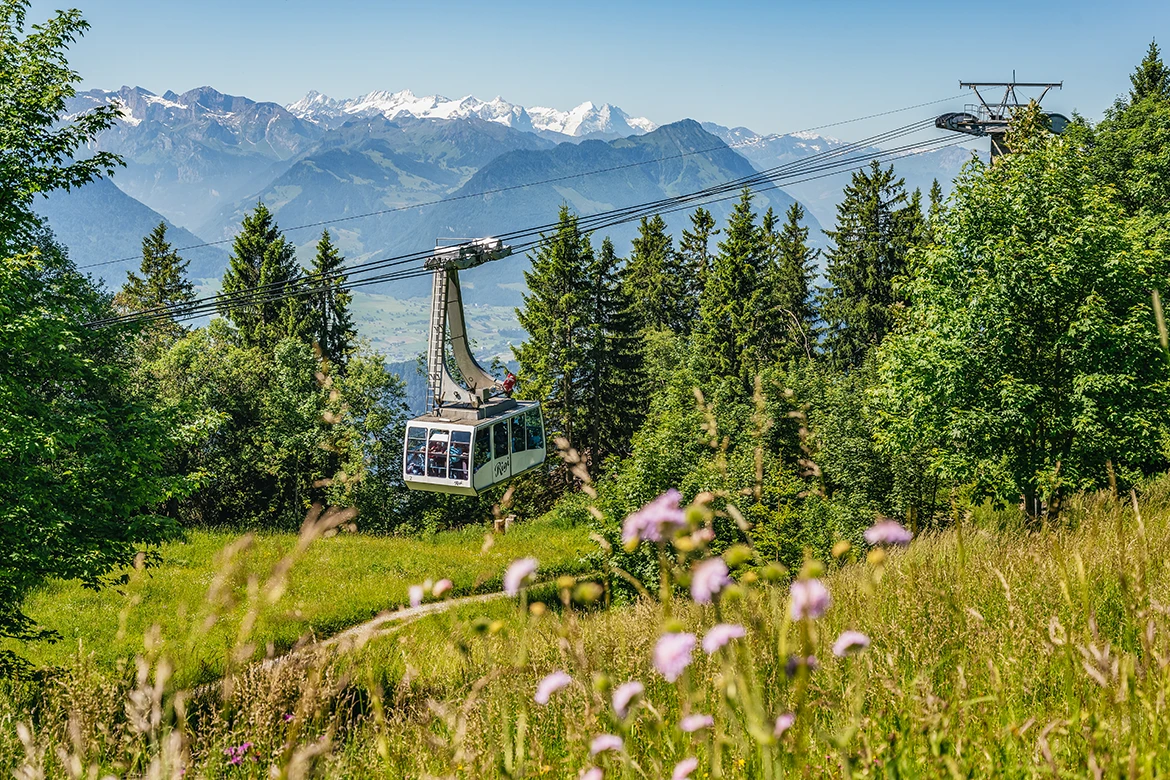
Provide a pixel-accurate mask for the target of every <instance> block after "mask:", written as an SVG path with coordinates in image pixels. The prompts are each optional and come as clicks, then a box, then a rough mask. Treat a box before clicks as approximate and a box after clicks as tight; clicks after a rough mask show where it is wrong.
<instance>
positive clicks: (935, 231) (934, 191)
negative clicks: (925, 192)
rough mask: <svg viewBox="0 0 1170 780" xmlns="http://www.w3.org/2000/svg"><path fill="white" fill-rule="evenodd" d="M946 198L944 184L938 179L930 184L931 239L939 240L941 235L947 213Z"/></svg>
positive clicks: (929, 219) (929, 217) (928, 215)
mask: <svg viewBox="0 0 1170 780" xmlns="http://www.w3.org/2000/svg"><path fill="white" fill-rule="evenodd" d="M944 200H945V199H944V198H943V191H942V186H941V185H940V184H939V183H938V179H935V180H934V181H933V182H932V183H931V185H930V207H929V208H928V209H927V212H926V227H927V233H929V234H930V240H931V241H938V236H939V235H940V228H941V227H942V220H943V217H944V216H945V215H946V204H945V203H944Z"/></svg>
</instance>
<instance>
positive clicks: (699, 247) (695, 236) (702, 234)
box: [678, 206, 719, 323]
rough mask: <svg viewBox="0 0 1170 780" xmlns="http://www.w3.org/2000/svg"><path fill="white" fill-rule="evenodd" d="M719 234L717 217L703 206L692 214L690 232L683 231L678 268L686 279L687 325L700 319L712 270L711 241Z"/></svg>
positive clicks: (679, 246)
mask: <svg viewBox="0 0 1170 780" xmlns="http://www.w3.org/2000/svg"><path fill="white" fill-rule="evenodd" d="M717 235H719V231H718V230H716V229H715V217H713V216H711V212H710V211H707V209H705V208H703V207H702V206H700V207H699V208H697V209H695V212H694V213H693V214H691V227H690V230H684V231H683V234H682V240H681V241H679V242H678V256H679V265H680V267H681V269H682V272H683V278H684V279H685V280H686V284H685V285H684V288H685V290H684V295H685V299H686V318H685V319H686V322H688V323H693V322H694V321H695V320H696V319H697V318H698V316H699V299H700V298H701V297H702V295H703V287H704V286H706V284H707V274H708V273H709V272H710V270H711V239H712V238H713V237H714V236H717Z"/></svg>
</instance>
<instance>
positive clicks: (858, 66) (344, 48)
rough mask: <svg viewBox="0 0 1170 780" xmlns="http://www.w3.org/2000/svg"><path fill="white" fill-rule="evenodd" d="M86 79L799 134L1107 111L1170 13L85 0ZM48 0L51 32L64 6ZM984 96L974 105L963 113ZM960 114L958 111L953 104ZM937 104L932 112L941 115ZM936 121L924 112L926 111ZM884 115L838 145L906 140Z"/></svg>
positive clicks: (994, 0)
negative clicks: (945, 117) (1010, 86)
mask: <svg viewBox="0 0 1170 780" xmlns="http://www.w3.org/2000/svg"><path fill="white" fill-rule="evenodd" d="M75 4H77V5H78V6H79V7H80V8H81V10H82V11H83V13H84V14H85V16H86V18H87V19H88V20H89V21H90V22H91V24H92V25H93V29H91V30H90V32H89V34H88V35H87V36H86V37H85V38H84V39H82V40H81V41H80V42H78V43H77V44H76V45H75V46H74V49H73V53H72V55H71V61H72V63H73V65H74V67H75V68H76V69H78V70H79V71H80V72H81V73H82V76H83V86H84V87H85V88H89V87H103V88H116V87H118V86H121V85H122V84H130V85H140V86H143V87H145V88H147V89H150V90H152V91H154V92H159V93H161V92H163V91H165V90H167V89H173V90H175V91H178V92H181V91H183V90H185V89H190V88H192V87H195V86H200V85H203V84H210V85H212V86H214V87H216V88H217V89H219V90H221V91H223V92H228V93H231V94H242V95H247V96H248V97H251V98H254V99H263V100H275V101H277V102H280V103H288V102H291V101H293V100H296V99H297V98H299V97H301V96H302V95H303V94H304V93H305V92H306V91H308V90H309V89H317V90H319V91H321V92H324V93H326V94H329V95H332V96H334V97H351V96H355V95H358V94H361V93H363V92H368V91H370V90H373V89H390V90H398V89H404V88H410V89H412V90H414V91H415V93H416V94H431V93H439V94H442V95H446V96H447V97H460V96H462V95H465V94H474V95H476V96H478V97H480V98H483V99H490V98H492V97H494V96H495V95H497V94H499V95H502V96H503V97H504V98H505V99H507V100H510V101H512V102H514V103H520V104H522V105H551V106H554V107H557V108H562V109H566V108H570V107H572V106H574V105H576V104H578V103H580V102H582V101H585V100H593V101H594V102H602V101H609V102H611V103H614V104H615V105H618V106H620V107H622V108H623V109H624V110H626V111H627V112H629V113H630V114H633V115H635V116H638V115H641V116H647V117H649V118H650V119H652V120H654V121H656V122H659V123H665V122H670V121H674V120H677V119H681V118H684V117H691V118H695V119H700V120H711V121H716V122H719V123H721V124H726V125H745V126H747V127H750V128H752V129H753V130H756V131H760V132H785V131H792V130H799V129H802V128H805V127H811V126H814V125H820V124H824V123H827V122H833V121H836V120H840V119H845V118H851V117H856V116H862V115H865V114H870V113H874V112H878V111H882V110H884V109H887V108H896V107H901V106H906V105H910V104H913V103H919V102H923V101H927V100H933V99H937V98H944V97H948V96H951V95H957V94H959V93H960V91H961V90H959V88H958V82H959V80H960V79H964V80H1000V79H1005V78H1010V76H1011V73H1012V69H1013V68H1014V69H1015V71H1016V75H1017V77H1018V78H1020V80H1037V81H1040V80H1043V81H1047V80H1050V79H1051V80H1056V81H1059V80H1063V81H1064V84H1065V88H1064V90H1063V91H1061V92H1056V93H1053V94H1052V95H1050V97H1049V98H1047V99H1046V100H1045V106H1046V107H1048V108H1049V109H1050V110H1056V111H1063V112H1065V113H1068V112H1071V111H1072V110H1074V109H1075V110H1079V111H1080V112H1081V113H1082V114H1084V115H1086V116H1088V117H1090V118H1094V119H1095V118H1098V117H1099V116H1100V113H1101V111H1102V110H1103V109H1104V108H1105V107H1106V106H1107V105H1108V104H1109V103H1110V102H1111V101H1112V100H1113V98H1114V97H1115V96H1116V95H1118V94H1119V93H1121V92H1123V91H1124V90H1125V89H1126V88H1127V87H1128V86H1129V81H1128V78H1127V76H1128V74H1129V72H1130V71H1131V70H1132V69H1133V67H1134V65H1135V64H1136V63H1137V62H1138V61H1139V60H1140V59H1141V57H1142V55H1143V54H1144V52H1145V49H1146V46H1147V44H1148V43H1149V41H1150V38H1151V37H1154V36H1160V37H1161V38H1162V39H1163V46H1164V48H1170V3H1168V2H1165V0H1162V2H1152V1H1148V0H1141V1H1136V0H1135V1H1134V2H1126V1H1125V0H1121V1H1120V2H1113V3H1103V2H1100V0H1097V2H1092V3H1089V2H1081V1H1080V0H1073V1H1072V2H1062V3H1057V2H1022V1H1017V2H1001V0H984V1H983V2H978V3H956V2H947V0H942V2H938V1H937V0H936V2H899V3H878V2H843V1H842V2H833V1H831V0H830V1H826V2H819V3H818V2H812V1H811V0H806V2H802V3H794V2H788V1H787V0H784V1H782V2H751V1H743V2H737V3H713V2H706V3H700V2H687V1H685V0H679V1H677V2H641V3H634V2H611V1H610V0H590V1H589V2H577V3H573V4H568V3H555V2H547V0H546V2H518V1H517V2H510V1H509V0H499V1H498V2H430V3H427V2H393V1H385V2H373V1H371V0H181V1H180V0H75ZM60 6H61V3H60V2H43V0H34V2H33V7H32V15H31V19H32V20H39V19H41V18H44V17H45V16H47V15H48V14H49V13H51V11H52V9H53V8H56V7H60ZM963 102H965V101H964V99H962V98H960V99H957V100H956V101H955V105H954V107H955V108H961V107H962V104H963ZM944 108H946V106H940V107H939V110H942V109H944ZM933 110H934V109H933V108H932V109H926V110H925V113H930V112H932V111H933ZM919 113H922V112H919ZM890 122H891V120H890V119H889V118H885V119H881V120H872V121H870V122H868V123H860V124H857V125H852V126H849V127H846V128H835V129H834V130H833V131H831V134H835V135H838V136H840V137H843V138H855V137H859V136H861V135H863V134H866V133H868V132H876V131H878V130H880V129H883V128H885V127H888V126H889V125H890Z"/></svg>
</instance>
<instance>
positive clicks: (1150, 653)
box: [330, 480, 1170, 777]
mask: <svg viewBox="0 0 1170 780" xmlns="http://www.w3.org/2000/svg"><path fill="white" fill-rule="evenodd" d="M1168 487H1170V485H1168V483H1167V482H1166V481H1165V480H1163V481H1161V482H1160V483H1158V484H1156V485H1154V486H1151V490H1150V492H1149V493H1148V495H1147V499H1146V500H1145V501H1144V506H1143V515H1144V518H1143V519H1144V526H1143V525H1142V524H1141V523H1139V521H1138V519H1137V517H1136V516H1135V514H1134V512H1133V511H1132V508H1131V506H1130V505H1129V502H1128V501H1126V500H1124V499H1122V500H1120V501H1115V500H1113V499H1110V498H1109V497H1107V496H1096V497H1088V498H1085V499H1079V500H1077V501H1076V502H1074V505H1073V508H1072V510H1071V511H1070V513H1069V514H1068V515H1067V516H1066V518H1065V520H1064V521H1062V523H1061V525H1060V526H1059V527H1046V528H1034V529H1026V528H1024V527H1021V526H1019V525H1014V524H1013V523H1010V522H1009V523H1008V524H1007V527H1005V526H1004V522H1005V516H1004V515H1002V514H1000V515H996V514H988V515H987V516H985V517H976V518H975V519H974V520H973V521H971V522H968V523H965V524H964V525H963V527H962V529H961V530H950V531H946V532H944V533H941V534H926V535H924V536H923V537H921V538H919V539H918V540H916V541H915V542H914V543H913V544H912V546H911V547H910V548H908V549H907V550H904V551H897V552H894V553H893V554H892V555H891V556H890V558H889V559H888V560H887V561H886V563H885V565H884V566H883V567H881V569H880V570H879V569H875V567H874V566H872V565H869V564H866V563H864V562H861V561H859V562H855V563H850V564H847V565H845V566H843V567H841V568H839V569H836V570H833V571H830V572H829V573H828V574H827V575H826V576H825V577H824V582H825V584H826V585H827V586H828V588H829V590H830V592H831V593H832V596H833V604H832V606H831V607H830V609H829V611H828V613H827V614H826V616H825V617H824V618H823V619H822V620H820V621H818V624H817V625H816V627H815V636H814V638H813V647H812V649H813V650H814V652H815V654H816V656H817V658H818V659H820V668H819V669H818V670H816V671H815V672H813V673H812V674H811V676H810V680H809V688H808V691H807V700H806V702H805V703H804V704H803V705H802V704H801V703H800V702H799V701H798V697H799V696H801V695H802V694H801V693H800V692H799V686H796V687H794V685H793V684H792V682H791V681H788V680H786V676H785V673H784V671H783V668H784V663H783V658H782V657H780V655H779V652H780V648H781V647H782V646H783V642H784V641H786V642H787V646H788V647H789V648H792V647H794V646H795V644H796V642H797V639H796V636H797V632H796V630H795V628H793V627H788V628H785V627H784V626H783V625H782V624H783V623H784V620H783V616H784V613H785V612H786V598H785V590H786V589H785V588H783V587H782V586H781V587H772V586H764V585H762V584H760V583H757V584H755V585H753V586H750V587H748V588H746V590H745V595H744V597H743V598H742V599H740V600H738V601H736V602H735V603H732V602H727V603H725V604H723V605H722V610H721V613H720V614H718V615H717V614H716V613H714V612H713V610H712V607H709V606H708V607H700V606H696V605H694V604H691V603H689V602H685V603H684V602H676V603H675V606H674V609H675V617H674V619H675V620H676V621H679V622H678V623H676V624H675V630H678V629H683V628H685V629H686V630H690V631H694V632H695V633H696V634H697V635H699V636H702V635H703V633H704V632H705V631H706V629H708V628H709V627H710V626H711V624H712V623H714V622H716V621H717V620H724V621H731V622H740V623H743V624H744V625H746V626H747V627H748V639H747V640H746V644H745V645H743V646H742V650H747V649H748V648H750V651H751V652H750V654H748V653H744V652H742V650H741V652H739V653H737V654H736V656H735V657H736V658H737V659H738V661H737V662H736V664H735V665H733V666H729V665H728V659H727V657H724V656H712V657H708V656H707V655H706V654H704V653H703V652H701V651H698V650H696V653H695V663H694V665H693V666H692V668H691V670H690V673H689V677H688V678H687V680H689V682H688V683H686V684H685V685H682V686H681V687H680V686H679V685H670V684H668V683H666V682H665V681H664V680H663V679H662V677H661V675H659V674H658V673H657V672H656V671H655V670H654V667H653V665H652V662H651V658H652V648H653V647H654V643H655V641H656V640H657V638H658V637H659V636H660V635H661V634H662V632H663V631H665V630H668V628H667V627H668V626H669V625H670V622H669V621H668V620H666V619H664V617H663V615H662V610H661V608H660V607H659V606H658V605H656V604H653V603H648V602H647V603H642V604H639V605H636V606H633V607H628V608H624V609H615V610H611V611H608V612H601V613H593V614H584V615H581V616H580V617H579V620H578V622H575V623H574V622H572V621H569V622H566V621H565V620H564V619H563V618H562V617H559V616H554V615H552V614H551V613H546V614H545V615H544V616H543V617H542V618H539V619H533V618H532V617H531V616H529V617H523V616H522V613H521V612H519V611H518V610H516V608H515V606H512V607H510V608H509V606H508V605H507V604H506V603H495V604H491V605H484V606H473V607H464V608H461V609H460V610H458V611H452V612H450V613H448V614H445V615H439V616H434V617H431V618H426V619H424V620H422V621H418V622H416V623H414V624H412V625H410V626H407V627H405V628H404V629H403V630H401V631H399V632H397V633H395V634H393V635H390V636H387V637H385V638H382V639H379V640H377V641H375V642H373V643H371V644H370V645H368V646H367V647H366V648H364V649H363V650H362V651H361V653H360V654H359V655H357V656H356V657H354V656H351V657H348V658H345V659H343V660H342V662H341V663H343V664H344V666H345V668H346V669H347V670H349V671H350V673H351V674H352V677H353V678H355V679H361V678H363V677H364V678H366V679H379V680H384V681H385V682H384V683H383V685H384V686H385V687H386V689H387V690H393V691H394V700H395V707H394V708H393V710H392V712H391V715H390V716H389V720H388V721H387V723H386V724H384V725H379V724H378V723H376V722H373V721H365V722H363V724H362V726H361V727H360V728H359V729H358V730H357V731H356V732H354V734H353V735H352V736H351V737H350V738H349V739H348V740H347V741H346V742H345V744H344V745H341V746H338V749H337V751H336V752H335V757H334V759H332V761H333V766H332V768H331V772H330V773H334V774H346V775H351V774H352V775H357V776H364V775H374V774H379V773H388V774H389V775H390V776H419V775H426V774H431V773H433V774H435V775H444V774H446V773H448V772H455V773H456V774H457V775H458V776H464V774H463V773H460V772H459V769H460V767H462V768H463V770H464V772H465V773H466V776H469V777H470V776H490V775H496V774H499V773H500V766H501V762H502V761H503V758H502V757H503V756H505V755H509V754H510V756H511V758H512V760H514V761H517V762H522V763H523V768H522V769H521V770H519V771H518V772H517V774H518V775H523V776H545V775H548V776H555V777H571V776H575V773H576V771H577V770H578V769H579V768H580V767H583V766H587V765H589V764H590V763H600V764H602V765H604V766H607V767H609V770H608V771H607V772H606V775H605V776H606V777H610V776H611V775H612V776H614V777H643V776H669V774H670V768H671V767H672V766H673V765H674V763H675V762H677V761H680V760H682V759H683V758H684V757H686V756H688V755H696V756H698V758H699V762H700V763H699V767H700V768H699V769H698V770H697V771H696V772H695V774H694V777H710V776H713V775H714V774H715V773H716V772H722V774H723V776H726V777H761V776H773V777H779V776H789V775H788V774H787V772H789V771H790V772H792V776H815V777H842V776H845V777H848V776H853V777H1004V776H1008V777H1036V776H1045V777H1053V776H1056V777H1091V776H1094V775H1095V774H1096V775H1097V776H1106V777H1119V776H1120V777H1160V776H1166V773H1167V772H1170V705H1168V702H1167V695H1168V694H1170V608H1168V607H1167V605H1168V604H1170V576H1168V572H1170V500H1168V498H1167V488H1168ZM879 575H880V576H879ZM480 615H485V616H487V617H488V618H490V619H492V620H497V621H501V623H498V624H497V626H500V625H502V626H503V627H502V628H500V630H499V633H498V634H496V635H494V636H486V637H480V636H478V635H477V634H476V629H475V627H476V625H480V626H482V625H483V622H482V620H481V621H480V622H479V623H478V624H477V623H476V622H475V618H476V617H477V616H480ZM845 629H856V630H860V631H863V632H865V633H866V634H867V635H868V636H869V637H870V638H871V639H872V643H873V644H872V647H871V648H870V649H869V650H868V651H867V652H865V653H863V654H861V655H859V656H857V657H855V658H850V659H840V658H836V657H834V655H833V653H832V651H831V649H830V648H831V645H832V643H833V640H834V639H835V638H836V637H837V636H838V634H839V633H840V632H841V631H843V630H845ZM786 631H787V633H788V637H787V640H781V639H780V637H781V636H783V635H784V634H785V632H786ZM460 645H462V646H464V647H466V648H468V649H467V650H466V651H465V652H460V651H459V650H458V648H459V646H460ZM442 646H446V647H447V648H448V650H447V651H446V652H435V648H436V647H442ZM424 651H425V652H424ZM789 652H790V651H789ZM749 657H750V658H751V659H752V660H750V661H749V660H748V659H749ZM355 666H356V669H355ZM493 666H494V667H495V668H496V671H495V672H493ZM501 667H502V668H503V669H508V670H509V671H507V672H505V673H500V668H501ZM554 669H566V670H568V671H569V672H570V673H571V674H572V675H573V677H574V678H575V679H577V680H580V681H582V683H583V685H581V686H573V687H570V688H569V689H568V690H566V691H565V692H563V693H561V694H558V695H556V696H554V697H553V699H552V700H551V702H550V704H549V705H548V706H546V707H542V706H539V705H536V704H534V703H533V701H532V695H533V692H534V691H535V689H536V686H537V683H538V681H539V680H540V679H541V677H542V676H544V675H546V674H548V673H550V672H551V671H553V670H554ZM601 679H604V680H609V681H611V682H612V683H614V684H616V683H620V682H622V681H625V680H640V681H643V682H644V683H645V685H646V690H647V700H648V702H649V703H650V704H651V705H652V706H653V710H651V709H650V708H649V707H644V708H642V709H641V710H639V714H638V715H637V716H636V717H635V718H634V719H633V720H632V721H630V722H628V723H625V724H619V723H618V722H615V721H614V720H613V715H612V710H611V709H610V708H609V704H608V698H607V697H605V696H598V695H596V694H594V693H592V692H591V689H592V687H593V685H594V681H596V680H601ZM736 681H738V682H736ZM729 682H730V683H732V687H731V688H729V687H728V683H729ZM736 686H738V691H739V692H738V693H736V692H735V691H736ZM688 688H689V689H690V692H689V693H688ZM472 691H474V695H473V696H472ZM729 691H731V692H730V693H729ZM749 692H750V695H751V696H754V697H756V699H757V700H756V701H751V702H745V701H742V700H737V698H736V697H739V699H742V697H744V696H748V694H749ZM469 696H470V697H472V698H474V704H473V705H471V704H465V702H470V701H471V699H470V698H469ZM424 700H434V701H442V702H447V706H449V707H450V708H451V709H450V710H444V709H440V710H429V709H428V708H426V707H422V706H420V705H421V704H422V702H423V701H424ZM460 708H463V709H462V710H461V709H460ZM753 708H758V709H760V710H762V712H764V713H771V717H774V716H775V714H776V713H780V712H784V711H789V710H795V711H798V712H801V713H802V715H801V718H802V719H804V718H807V719H808V720H802V721H801V722H803V723H805V724H806V725H807V727H808V728H807V731H804V732H802V734H803V736H802V737H800V738H797V737H794V736H793V734H787V735H786V736H785V738H784V739H781V740H780V741H779V742H778V744H777V745H776V746H775V747H774V748H773V747H769V748H767V749H766V750H765V749H763V748H762V747H761V746H760V744H759V743H758V739H763V738H765V737H766V736H767V735H764V736H758V737H753V736H752V735H751V734H750V733H747V730H745V726H744V721H743V718H747V719H748V721H749V722H750V713H751V711H752V710H753ZM687 709H689V710H690V711H691V712H695V711H698V712H705V713H711V714H713V715H714V716H715V720H716V724H717V726H716V729H717V730H716V732H715V734H714V736H716V737H717V739H718V740H720V741H721V742H722V745H723V746H722V748H721V749H720V750H718V751H713V747H712V744H713V743H712V742H711V736H712V734H710V733H706V732H704V733H700V734H696V735H693V736H692V735H689V734H682V733H680V732H679V731H678V730H677V726H675V725H673V724H677V723H678V721H679V718H680V716H681V714H683V711H685V710H687ZM448 711H450V712H460V711H461V712H464V713H465V714H466V717H467V721H466V723H465V724H464V725H462V726H461V727H460V728H458V729H456V728H453V727H452V726H451V724H448V723H446V722H444V721H443V720H442V717H440V716H438V715H436V714H435V712H448ZM745 713H747V715H745ZM521 718H523V719H524V723H525V726H524V728H525V729H526V733H525V734H524V735H523V736H521V737H517V735H516V731H515V729H516V728H517V727H516V726H515V725H514V724H515V723H517V722H519V720H520V719H521ZM454 722H455V721H452V723H454ZM767 723H769V725H770V721H767ZM615 729H620V731H619V733H621V734H624V735H626V742H625V751H626V754H627V755H626V756H625V757H623V758H621V759H620V760H619V759H618V758H617V757H616V756H615V757H610V758H606V757H599V758H598V759H596V760H595V761H591V759H590V757H589V744H590V739H591V738H592V736H593V735H596V734H598V733H605V732H613V731H615ZM768 731H769V733H770V728H769V730H768ZM794 733H795V732H794ZM518 738H519V739H521V740H522V741H523V742H524V744H525V747H524V748H523V750H522V751H521V750H520V749H519V748H518V747H517V745H516V744H515V742H514V740H516V739H518ZM801 739H807V744H805V745H802V744H801V741H800V740H801ZM427 740H429V743H428V744H429V746H428V748H427V749H426V750H419V749H418V748H417V747H416V746H417V745H419V744H422V743H423V742H424V741H427ZM380 741H381V742H380ZM379 745H381V747H379ZM436 746H439V747H436ZM772 751H776V752H772ZM518 753H523V757H522V758H521V757H518V755H517V754H518ZM716 753H717V754H718V755H717V756H716V755H715V754H716Z"/></svg>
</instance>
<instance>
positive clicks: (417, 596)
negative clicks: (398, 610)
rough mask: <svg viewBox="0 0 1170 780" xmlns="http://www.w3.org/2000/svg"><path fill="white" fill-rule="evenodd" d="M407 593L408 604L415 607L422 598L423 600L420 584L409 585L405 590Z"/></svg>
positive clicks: (420, 602)
mask: <svg viewBox="0 0 1170 780" xmlns="http://www.w3.org/2000/svg"><path fill="white" fill-rule="evenodd" d="M407 593H408V594H410V606H412V607H417V606H418V605H419V604H422V600H423V586H422V585H411V586H410V588H409V589H408V590H407Z"/></svg>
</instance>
